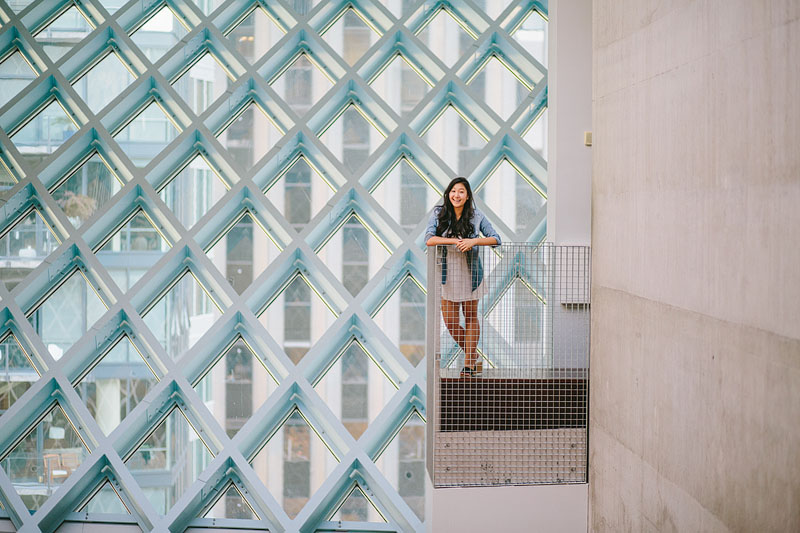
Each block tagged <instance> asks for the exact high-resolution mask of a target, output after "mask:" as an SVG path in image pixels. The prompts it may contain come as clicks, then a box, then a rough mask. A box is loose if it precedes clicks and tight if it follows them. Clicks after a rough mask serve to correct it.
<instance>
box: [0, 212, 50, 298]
mask: <svg viewBox="0 0 800 533" xmlns="http://www.w3.org/2000/svg"><path fill="white" fill-rule="evenodd" d="M58 245H59V242H58V239H56V236H55V234H54V233H53V231H52V230H51V229H50V227H49V226H48V225H47V223H45V221H44V220H43V219H42V217H41V215H39V212H38V211H31V212H30V213H28V215H26V216H25V217H23V218H22V220H20V221H19V222H17V223H16V224H15V225H14V226H13V227H12V228H11V229H10V230H9V231H8V232H7V233H6V234H5V235H3V236H2V237H0V281H2V282H3V283H4V284H5V286H6V289H8V290H13V289H14V287H16V286H17V285H18V284H19V282H21V281H22V280H23V279H25V278H26V277H27V275H28V274H29V273H30V272H31V271H33V269H35V268H36V267H37V266H39V265H40V264H42V261H44V260H45V258H46V257H47V256H48V255H50V253H51V252H52V251H53V250H55V249H56V248H57V247H58Z"/></svg>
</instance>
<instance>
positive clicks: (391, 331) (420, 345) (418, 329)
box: [374, 275, 425, 366]
mask: <svg viewBox="0 0 800 533" xmlns="http://www.w3.org/2000/svg"><path fill="white" fill-rule="evenodd" d="M374 320H375V323H376V324H377V325H378V327H380V328H381V331H383V332H384V333H385V334H386V335H387V336H388V337H389V338H390V339H391V340H392V342H393V343H394V344H395V346H397V348H398V349H399V350H400V352H401V353H402V354H403V356H405V358H406V359H408V361H409V362H410V363H411V364H412V365H414V366H417V365H418V364H419V362H420V361H422V359H423V358H424V357H425V292H423V290H422V289H421V288H420V284H419V283H417V282H415V280H414V278H412V277H411V276H410V275H409V276H408V277H406V279H405V280H404V281H403V282H402V283H401V284H400V287H399V289H398V290H396V291H395V292H394V293H393V294H392V296H391V297H390V298H389V300H388V301H387V302H386V303H385V304H384V305H383V307H381V308H380V310H379V311H378V312H377V313H376V314H375V318H374Z"/></svg>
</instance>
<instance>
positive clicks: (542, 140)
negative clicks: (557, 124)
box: [522, 108, 547, 161]
mask: <svg viewBox="0 0 800 533" xmlns="http://www.w3.org/2000/svg"><path fill="white" fill-rule="evenodd" d="M522 138H523V139H525V142H526V143H528V145H529V146H530V147H531V148H533V149H534V150H535V151H536V153H538V154H539V155H540V156H542V159H544V160H545V161H547V108H545V109H544V111H542V113H541V115H539V117H537V119H536V121H535V122H534V123H533V124H531V126H530V127H529V128H528V131H526V132H525V135H524V136H523V137H522Z"/></svg>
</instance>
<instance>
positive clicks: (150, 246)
mask: <svg viewBox="0 0 800 533" xmlns="http://www.w3.org/2000/svg"><path fill="white" fill-rule="evenodd" d="M169 249H170V244H169V242H167V240H166V239H164V237H162V236H161V233H159V232H158V230H156V228H155V226H153V223H152V222H151V221H150V218H149V217H148V216H147V215H146V214H145V212H144V211H143V210H141V209H139V210H138V211H136V213H135V214H134V215H133V216H132V217H131V218H130V219H128V221H127V222H126V223H125V224H124V225H123V226H122V227H121V228H119V229H118V230H117V231H116V232H115V233H114V234H113V235H112V236H111V237H110V238H109V239H108V241H106V243H105V244H104V245H103V247H102V248H100V250H98V252H97V258H98V259H99V260H100V262H101V263H102V264H103V265H104V266H105V267H106V268H108V270H109V273H110V274H111V277H112V278H114V281H115V282H116V283H117V285H118V286H119V288H120V289H121V290H122V291H123V292H127V291H128V289H130V288H131V287H132V286H133V285H135V284H136V282H137V281H139V279H140V278H141V277H142V276H143V275H144V274H145V272H147V270H149V269H150V267H152V266H153V265H154V264H155V263H156V262H157V261H158V260H159V259H160V258H161V256H163V255H164V254H165V253H167V251H169Z"/></svg>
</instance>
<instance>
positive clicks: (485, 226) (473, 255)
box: [425, 205, 501, 291]
mask: <svg viewBox="0 0 800 533" xmlns="http://www.w3.org/2000/svg"><path fill="white" fill-rule="evenodd" d="M441 210H442V206H440V205H437V206H436V207H434V208H433V213H431V218H430V219H429V220H428V227H427V228H425V242H428V239H430V238H431V237H433V236H435V235H436V226H437V225H438V223H439V218H438V217H439V213H440V212H441ZM470 222H472V227H473V228H474V231H473V232H472V235H469V236H468V237H467V238H468V239H474V238H476V237H478V236H479V233H483V236H484V237H494V238H495V239H497V244H500V242H501V241H500V235H498V234H497V232H496V231H495V230H494V228H493V227H492V223H491V222H489V219H488V218H486V215H484V214H483V212H482V211H480V210H479V209H478V208H475V209H474V210H473V212H472V219H471V220H470ZM466 253H467V266H468V267H469V271H470V277H472V290H473V291H474V290H475V289H477V288H478V285H480V284H481V282H482V281H483V263H482V262H481V257H480V254H479V253H478V249H477V247H475V246H473V247H472V248H471V249H470V250H468V251H467V252H466ZM446 282H447V248H443V249H442V285H444V284H445V283H446Z"/></svg>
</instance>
